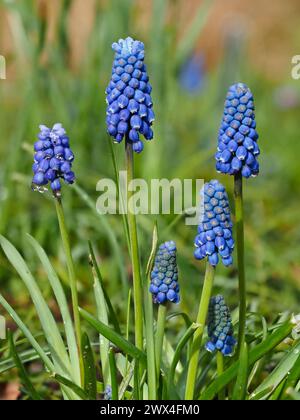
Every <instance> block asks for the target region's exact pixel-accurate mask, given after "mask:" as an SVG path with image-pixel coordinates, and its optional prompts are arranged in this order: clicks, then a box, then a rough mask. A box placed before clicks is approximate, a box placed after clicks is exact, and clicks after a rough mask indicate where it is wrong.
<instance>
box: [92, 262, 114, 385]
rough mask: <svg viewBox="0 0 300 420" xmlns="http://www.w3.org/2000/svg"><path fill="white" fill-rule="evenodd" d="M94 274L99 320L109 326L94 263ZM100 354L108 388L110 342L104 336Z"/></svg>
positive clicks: (101, 338)
mask: <svg viewBox="0 0 300 420" xmlns="http://www.w3.org/2000/svg"><path fill="white" fill-rule="evenodd" d="M92 272H93V277H94V295H95V300H96V308H97V318H98V320H99V321H101V322H103V323H104V324H105V325H108V314H107V306H106V301H105V297H104V293H103V288H102V284H101V282H100V280H99V277H98V275H97V271H96V269H95V265H94V263H93V266H92ZM99 352H100V360H101V367H102V376H103V381H104V385H105V386H107V385H110V371H109V361H108V353H109V341H108V340H107V339H106V338H105V337H103V336H102V335H99Z"/></svg>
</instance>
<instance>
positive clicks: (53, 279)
mask: <svg viewBox="0 0 300 420" xmlns="http://www.w3.org/2000/svg"><path fill="white" fill-rule="evenodd" d="M28 240H29V242H30V244H31V245H32V247H33V248H34V250H35V252H36V254H37V256H38V257H39V259H40V261H41V263H42V265H43V267H44V269H45V271H46V274H47V277H48V280H49V283H50V285H51V287H52V290H53V293H54V295H55V298H56V301H57V304H58V306H59V309H60V313H61V316H62V319H63V324H64V329H65V333H66V339H67V344H68V348H69V353H70V359H71V366H72V371H73V375H72V377H73V379H74V380H75V382H76V383H77V385H79V384H80V363H79V356H78V348H77V343H76V337H75V332H74V326H73V322H72V318H71V315H70V311H69V307H68V302H67V299H66V296H65V293H64V290H63V287H62V285H61V282H60V280H59V278H58V276H57V274H56V272H55V270H54V268H53V266H52V264H51V262H50V260H49V258H48V256H47V254H46V252H45V251H44V249H43V248H42V247H41V246H40V244H39V243H38V242H37V241H36V240H35V239H34V238H33V237H32V236H30V235H28Z"/></svg>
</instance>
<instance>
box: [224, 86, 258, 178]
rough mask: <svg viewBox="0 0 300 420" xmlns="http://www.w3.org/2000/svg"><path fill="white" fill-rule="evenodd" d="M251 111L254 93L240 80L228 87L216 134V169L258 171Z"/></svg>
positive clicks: (244, 173) (233, 172) (254, 173)
mask: <svg viewBox="0 0 300 420" xmlns="http://www.w3.org/2000/svg"><path fill="white" fill-rule="evenodd" d="M257 140H258V134H257V131H256V121H255V113H254V101H253V95H252V93H251V91H250V89H249V88H248V87H247V86H246V85H245V84H243V83H237V84H235V85H233V86H231V87H230V88H229V91H228V93H227V98H226V102H225V110H224V115H223V120H222V124H221V128H220V131H219V137H218V151H217V153H216V161H217V164H216V169H217V171H218V172H221V173H224V174H229V175H236V174H239V173H241V174H242V176H243V177H245V178H249V177H251V176H252V177H255V176H257V175H258V173H259V163H258V161H257V157H258V155H259V154H260V150H259V147H258V144H257Z"/></svg>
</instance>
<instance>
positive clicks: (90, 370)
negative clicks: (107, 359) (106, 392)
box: [82, 333, 97, 401]
mask: <svg viewBox="0 0 300 420" xmlns="http://www.w3.org/2000/svg"><path fill="white" fill-rule="evenodd" d="M82 357H83V365H84V391H85V392H86V394H87V396H88V399H89V400H93V401H95V400H96V399H97V372H96V366H95V360H94V355H93V350H92V347H91V343H90V340H89V337H88V335H87V334H86V333H84V334H83V335H82Z"/></svg>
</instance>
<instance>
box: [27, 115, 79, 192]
mask: <svg viewBox="0 0 300 420" xmlns="http://www.w3.org/2000/svg"><path fill="white" fill-rule="evenodd" d="M34 150H35V154H34V164H33V166H32V170H33V174H34V175H33V179H32V187H33V189H34V190H37V191H39V192H44V191H46V190H47V185H48V184H49V183H50V188H51V189H52V191H53V193H54V195H55V196H60V192H61V180H64V181H65V182H66V183H67V184H73V183H74V182H75V174H74V172H73V171H72V162H73V161H74V154H73V152H72V150H71V149H70V143H69V137H68V136H67V135H66V130H65V129H64V128H63V126H62V124H59V123H57V124H55V125H54V126H53V128H52V129H51V128H48V127H46V126H45V125H40V133H39V134H38V141H37V142H36V143H35V144H34Z"/></svg>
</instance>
